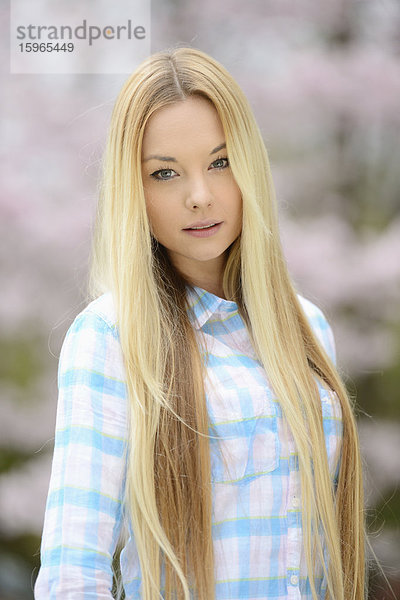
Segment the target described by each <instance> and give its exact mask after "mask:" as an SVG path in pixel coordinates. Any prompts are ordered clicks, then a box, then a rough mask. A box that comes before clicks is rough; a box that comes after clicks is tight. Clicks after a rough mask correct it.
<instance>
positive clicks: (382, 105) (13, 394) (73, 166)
mask: <svg viewBox="0 0 400 600" xmlns="http://www.w3.org/2000/svg"><path fill="white" fill-rule="evenodd" d="M99 7H101V3H100V4H99ZM99 9H100V8H99ZM0 11H1V12H0V17H1V22H2V30H3V31H4V32H6V31H7V27H8V18H9V15H8V12H7V9H6V7H5V6H4V4H2V5H1V8H0ZM399 32H400V5H399V3H398V2H397V1H396V0H336V1H335V2H334V1H333V0H331V1H328V2H324V3H317V2H311V1H310V0H296V2H293V1H289V0H279V2H277V1H272V0H253V1H252V2H248V3H244V2H239V0H220V2H218V3H215V2H214V1H212V0H202V2H201V4H197V3H195V2H186V1H184V0H153V2H152V51H157V50H160V49H164V48H166V47H169V46H176V45H178V44H179V45H190V46H194V47H197V48H200V49H201V50H204V51H206V52H208V53H209V54H211V55H212V56H214V57H215V58H216V59H217V60H219V61H220V62H222V63H223V64H224V65H225V66H226V67H227V68H228V70H229V71H230V72H231V73H232V75H233V76H234V77H235V78H236V79H237V81H238V82H239V84H240V85H241V87H242V88H243V90H244V91H245V93H246V95H247V97H248V98H249V100H250V103H251V105H252V107H253V109H254V112H255V114H256V117H257V120H258V123H259V125H260V128H261V131H262V134H263V136H264V140H265V143H266V146H267V149H268V152H269V156H270V160H271V168H272V174H273V177H274V182H275V186H276V191H277V197H278V201H279V206H280V217H281V230H282V239H283V243H284V248H285V253H286V258H287V261H288V265H289V269H290V271H291V273H292V276H293V278H294V281H295V283H296V285H297V288H298V290H299V292H300V293H302V294H303V295H305V296H306V297H308V298H310V299H311V300H312V301H314V302H316V303H317V304H318V305H319V306H320V307H321V308H322V310H324V312H325V314H326V315H327V317H328V319H329V321H330V322H331V324H332V327H333V330H334V333H335V338H336V344H337V351H338V358H339V368H340V371H341V373H342V375H343V377H344V378H345V380H346V383H347V385H348V387H349V389H350V391H351V394H352V396H353V397H354V400H355V403H356V413H357V417H358V424H359V431H360V437H361V443H362V452H363V456H364V461H365V470H366V496H367V517H368V524H369V530H370V533H371V535H370V540H371V544H372V547H373V549H374V552H375V553H376V555H377V557H378V559H379V561H380V563H381V565H382V568H383V571H384V573H385V576H386V580H385V578H384V577H383V576H382V574H381V573H380V572H379V570H378V569H377V568H376V566H374V562H373V557H372V556H371V560H372V564H373V566H372V569H371V573H372V577H371V586H370V588H371V589H370V598H371V599H376V600H383V599H384V598H390V597H396V595H400V566H399V565H400V535H399V519H400V492H399V483H400V468H399V456H400V393H399V390H400V365H399V357H400V215H399V206H400V198H399V190H400V175H399V171H400V169H399V166H398V165H399V164H400V110H399V106H400V33H399ZM1 43H2V44H4V47H3V51H2V53H1V61H2V63H1V79H2V82H1V83H2V85H1V89H2V95H1V101H2V121H1V133H2V135H1V147H0V152H1V164H2V177H1V184H0V185H1V188H0V193H1V200H0V202H1V204H0V211H1V219H0V233H1V240H2V243H1V245H0V264H1V276H2V285H1V294H0V351H1V361H0V375H1V383H0V385H1V388H0V391H1V406H0V411H1V412H0V600H25V599H26V600H28V599H32V597H33V593H32V587H33V582H34V580H35V578H36V575H37V569H38V566H39V545H40V533H41V528H42V524H43V513H44V505H45V500H46V493H47V485H48V480H49V475H50V466H51V455H52V445H53V436H54V424H55V411H56V402H57V360H58V355H59V351H60V347H61V343H62V340H63V337H64V335H65V332H66V330H67V328H68V327H69V325H70V324H71V322H72V320H73V318H74V317H75V315H76V314H77V313H78V312H79V311H80V310H81V309H82V308H83V307H84V306H85V304H86V302H87V295H86V276H87V267H88V258H89V251H90V238H91V234H92V226H93V218H94V211H95V206H96V200H97V189H98V188H97V186H98V181H99V174H100V159H101V154H102V150H103V146H104V141H105V136H106V129H107V125H108V121H109V118H110V113H111V109H112V106H113V102H114V100H115V98H116V96H117V94H118V91H119V89H120V87H121V85H122V83H123V82H124V81H125V79H126V77H127V76H123V75H122V76H121V75H115V76H114V75H61V74H60V75H40V74H39V75H10V74H9V65H8V51H7V46H6V44H7V36H6V35H4V36H3V39H2V41H1ZM389 583H390V584H391V586H392V589H393V592H394V594H395V596H393V595H392V596H391V595H390V594H391V592H390V590H389Z"/></svg>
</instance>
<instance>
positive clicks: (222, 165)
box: [212, 157, 229, 169]
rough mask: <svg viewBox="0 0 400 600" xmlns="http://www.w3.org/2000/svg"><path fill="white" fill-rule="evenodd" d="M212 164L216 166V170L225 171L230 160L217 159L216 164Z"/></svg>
mask: <svg viewBox="0 0 400 600" xmlns="http://www.w3.org/2000/svg"><path fill="white" fill-rule="evenodd" d="M212 164H213V165H214V167H215V168H216V169H225V168H226V167H228V166H229V160H228V159H227V158H226V157H224V158H217V159H216V160H214V162H213V163H212Z"/></svg>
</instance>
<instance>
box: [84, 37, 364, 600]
mask: <svg viewBox="0 0 400 600" xmlns="http://www.w3.org/2000/svg"><path fill="white" fill-rule="evenodd" d="M195 94H197V95H201V96H203V97H205V98H208V99H209V100H210V101H211V102H212V103H213V105H214V106H215V108H216V110H217V112H218V115H219V117H220V119H221V122H222V125H223V128H224V132H225V136H226V147H227V154H228V157H229V161H230V166H231V169H232V173H233V176H234V178H235V180H236V182H237V184H238V186H239V188H240V190H241V193H242V198H243V227H242V233H241V235H240V236H239V238H238V239H237V240H236V241H235V242H234V243H233V244H232V246H231V248H230V253H229V256H228V260H227V264H226V268H225V272H224V278H223V289H224V294H225V297H226V298H228V299H231V300H234V301H236V302H237V303H238V306H239V310H240V313H241V314H242V316H243V318H244V320H245V322H246V324H247V327H248V330H249V334H250V335H251V337H252V341H253V344H254V348H255V350H256V352H257V355H258V357H259V359H260V361H261V362H262V364H263V365H264V367H265V369H266V372H267V373H268V378H269V381H270V383H271V385H272V388H273V390H274V392H275V394H276V397H277V398H279V402H280V404H281V407H282V411H283V414H284V416H285V418H286V420H287V423H288V425H289V427H290V430H291V432H292V435H293V437H294V440H295V444H296V448H297V453H298V457H299V469H300V477H301V491H302V493H301V495H302V519H303V532H304V548H305V555H306V561H307V568H308V574H309V579H310V585H311V590H312V594H313V598H314V599H316V598H317V592H316V587H315V578H314V567H315V564H316V560H320V561H321V563H322V565H323V569H324V571H325V576H326V578H327V584H328V592H327V597H328V598H330V599H332V600H333V599H334V600H362V599H364V596H365V593H366V584H365V559H364V544H365V534H364V531H365V526H364V511H363V486H362V466H361V461H360V452H359V443H358V435H357V430H356V423H355V418H354V415H353V409H352V404H351V401H350V399H349V397H348V395H347V393H346V390H345V387H344V385H343V382H342V381H341V378H340V376H339V375H338V373H337V371H336V369H335V367H334V365H333V364H332V362H331V360H330V359H329V358H328V356H327V354H326V353H325V351H324V350H323V348H322V347H321V345H320V344H319V343H318V341H317V339H316V337H315V335H314V333H313V331H312V329H311V327H310V325H309V323H308V320H307V318H306V317H305V314H304V313H303V310H302V308H301V305H300V303H299V301H298V298H297V295H296V293H295V291H294V289H293V286H292V284H291V281H290V278H289V275H288V272H287V267H286V264H285V261H284V258H283V254H282V249H281V244H280V238H279V232H278V218H277V208H276V200H275V192H274V187H273V182H272V176H271V172H270V167H269V161H268V156H267V152H266V149H265V146H264V143H263V140H262V137H261V134H260V131H259V129H258V126H257V124H256V122H255V119H254V116H253V114H252V111H251V108H250V106H249V104H248V102H247V100H246V98H245V96H244V95H243V92H242V91H241V89H240V88H239V86H238V85H237V83H236V82H235V81H234V80H233V79H232V77H231V76H230V74H229V73H228V72H227V71H226V70H225V69H224V68H223V67H222V66H221V65H220V64H219V63H217V62H216V61H215V60H213V59H212V58H210V57H209V56H208V55H206V54H205V53H203V52H201V51H199V50H196V49H193V48H176V49H173V50H171V51H164V52H159V53H157V54H154V55H152V56H151V57H149V58H148V59H147V60H146V61H144V62H143V63H142V64H141V65H140V66H139V68H138V69H137V70H136V71H135V72H134V73H133V74H132V75H131V76H130V77H129V78H128V80H127V81H126V82H125V84H124V86H123V88H122V90H121V92H120V94H119V96H118V98H117V101H116V103H115V106H114V110H113V114H112V118H111V124H110V130H109V135H108V142H107V147H106V151H105V154H104V164H103V178H102V183H101V190H100V201H99V206H98V214H97V222H96V229H95V235H94V244H93V254H92V266H91V273H90V291H91V295H92V297H96V296H98V295H99V294H101V293H103V292H106V291H110V290H111V291H112V294H113V298H114V302H115V306H116V312H117V320H118V330H119V335H120V342H121V347H122V352H123V357H124V363H125V369H126V383H127V390H128V397H129V415H130V417H129V428H130V438H129V442H130V443H129V456H128V467H127V485H126V498H125V501H126V506H127V510H128V513H129V517H130V519H131V522H132V526H133V532H134V536H135V543H136V546H137V550H138V555H139V559H140V567H141V574H142V597H143V598H144V599H145V600H151V599H153V598H155V597H158V595H159V594H160V593H161V588H162V586H164V589H163V593H164V594H165V596H164V597H165V598H167V599H172V598H182V599H184V600H188V599H189V598H190V594H191V593H192V592H191V590H192V589H194V590H195V593H196V597H198V598H199V599H202V600H203V599H204V600H205V599H207V600H212V598H214V593H215V592H214V585H215V584H214V564H213V543H212V530H211V473H210V450H209V440H208V437H207V436H208V431H209V421H208V415H207V410H206V403H205V393H204V379H203V378H204V372H203V369H204V367H203V364H202V360H201V356H200V352H199V348H198V345H197V343H196V339H195V336H194V331H193V328H192V327H191V324H190V321H189V319H188V315H187V308H188V305H187V299H186V282H185V281H184V280H183V278H182V277H181V276H180V275H179V273H177V272H176V270H175V269H174V268H173V266H172V265H171V263H170V261H169V259H168V255H167V253H166V252H165V250H164V249H163V248H162V246H160V245H159V244H157V243H156V242H155V240H154V239H153V238H152V236H151V233H150V229H149V222H148V218H147V214H146V205H145V197H144V192H143V184H142V177H141V150H142V139H143V133H144V130H145V127H146V123H147V121H148V119H149V118H150V116H151V115H152V114H153V113H154V112H155V111H156V110H158V109H159V108H161V107H164V106H166V105H168V104H171V103H175V102H179V101H182V100H185V99H186V98H188V97H190V96H192V95H195ZM187 373H190V374H191V376H190V377H187ZM316 377H317V378H319V380H320V381H321V382H322V383H323V385H324V386H326V387H327V388H329V389H330V390H331V391H332V392H333V393H334V394H336V396H337V398H338V399H339V401H340V405H341V409H342V416H343V442H342V454H341V463H340V473H339V479H338V483H337V489H336V490H335V489H334V484H333V482H332V478H331V476H330V473H329V468H328V460H327V454H326V448H325V439H324V432H323V426H322V414H321V401H320V396H319V392H318V389H317V385H316ZM317 533H318V534H317ZM320 534H322V535H323V537H324V539H325V543H326V551H327V553H328V556H329V561H328V565H327V564H326V562H327V561H326V560H324V550H323V544H322V542H321V535H320ZM162 572H164V574H165V578H164V582H163V583H162V579H163V577H164V576H162Z"/></svg>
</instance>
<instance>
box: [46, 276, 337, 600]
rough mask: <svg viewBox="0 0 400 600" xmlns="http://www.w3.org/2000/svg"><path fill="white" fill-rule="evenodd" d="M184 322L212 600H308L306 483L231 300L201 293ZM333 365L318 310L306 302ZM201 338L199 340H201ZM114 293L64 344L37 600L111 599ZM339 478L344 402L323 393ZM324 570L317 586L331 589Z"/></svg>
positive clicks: (131, 549)
mask: <svg viewBox="0 0 400 600" xmlns="http://www.w3.org/2000/svg"><path fill="white" fill-rule="evenodd" d="M189 298H190V305H191V309H190V311H189V317H190V319H191V322H192V325H193V327H194V328H195V330H196V335H197V336H199V343H200V344H201V343H202V342H201V340H202V339H203V340H205V342H206V345H207V352H206V351H204V352H203V357H204V360H205V361H206V366H207V377H206V381H205V389H206V398H207V406H208V411H209V415H210V420H211V423H212V425H213V428H210V434H211V435H213V436H215V434H216V435H217V436H218V438H219V439H218V440H217V439H215V438H211V440H210V445H211V460H212V484H213V486H212V487H213V540H214V551H215V578H216V585H215V591H216V599H217V600H223V599H229V600H237V599H246V600H250V599H272V598H273V599H274V600H278V599H279V600H283V599H291V600H295V599H296V600H298V599H300V598H302V599H306V600H311V590H310V586H309V582H308V579H307V569H306V565H305V558H304V555H303V544H302V527H301V511H300V507H301V503H300V477H299V470H298V460H297V455H296V448H295V446H294V442H293V438H292V436H291V433H290V431H289V429H288V427H287V425H286V422H285V419H284V418H283V416H282V411H281V407H280V405H279V402H278V400H277V399H276V398H275V397H274V395H273V393H272V392H271V389H270V386H269V385H268V380H267V377H266V374H265V371H264V370H263V368H262V367H261V366H260V364H259V362H258V361H257V359H256V357H255V354H254V350H253V348H252V345H251V343H250V340H249V337H248V334H247V330H246V327H245V325H244V323H243V321H242V319H241V317H240V316H239V313H238V307H237V305H236V304H235V303H234V302H231V301H228V300H224V299H222V298H219V297H218V296H215V295H214V294H211V293H210V292H207V291H205V290H203V289H200V288H195V289H194V292H190V293H189ZM300 301H301V303H302V306H303V308H304V310H305V312H306V314H307V316H308V318H309V320H310V323H311V325H312V327H313V329H314V331H315V333H316V335H317V337H318V338H319V340H320V341H321V343H322V345H323V346H324V348H325V350H326V351H327V353H328V355H330V357H331V358H332V359H333V360H335V349H334V342H333V336H332V332H331V329H330V327H329V325H328V323H327V321H326V319H325V317H324V316H323V314H322V312H321V311H320V310H319V309H318V308H317V307H316V306H315V305H314V304H312V303H311V302H309V301H308V300H305V299H304V298H302V297H300ZM200 330H201V331H202V333H203V334H204V337H202V336H201V335H200ZM125 381H126V380H125V373H124V367H123V361H122V355H121V348H120V343H119V338H118V330H117V327H116V319H115V312H114V308H113V303H112V297H111V294H110V293H107V294H104V295H102V296H100V297H99V298H97V299H96V300H94V301H93V302H91V303H90V304H89V305H88V306H87V307H86V308H85V309H84V310H83V311H82V312H81V313H80V314H79V315H78V316H77V317H76V319H75V321H74V322H73V323H72V325H71V327H70V328H69V330H68V332H67V335H66V337H65V340H64V343H63V346H62V350H61V355H60V360H59V372H58V385H59V398H58V409H57V423H56V435H55V448H54V456H53V465H52V472H51V480H50V487H49V493H48V499H47V506H46V514H45V521H44V529H43V536H42V547H41V568H40V571H39V575H38V578H37V581H36V585H35V598H36V600H52V599H57V600H94V599H96V600H97V599H104V600H105V599H107V600H110V599H111V598H112V594H111V588H112V571H111V564H112V557H113V553H114V550H115V548H116V544H117V541H118V538H119V535H120V532H121V527H122V518H121V512H122V511H121V495H122V490H123V486H124V481H125V468H126V464H125V459H124V448H125V444H126V441H127V393H126V384H125ZM319 389H320V395H321V403H322V414H323V425H324V432H325V436H326V448H327V453H328V461H329V465H330V470H331V475H332V479H334V478H335V476H336V474H337V467H338V464H339V462H338V461H339V460H340V448H341V438H342V422H341V410H340V405H339V402H338V400H337V398H336V396H334V395H333V394H331V393H328V391H326V390H325V389H324V388H323V387H322V386H321V385H319ZM318 571H319V569H318V568H317V573H316V576H317V588H318V590H319V595H320V597H321V598H323V596H324V590H325V582H324V579H323V577H322V572H321V573H320V572H318ZM121 573H122V577H123V582H124V587H125V593H126V598H127V600H134V599H137V598H140V597H141V594H140V568H139V563H138V558H137V552H136V549H135V542H134V538H133V536H132V535H131V537H130V539H129V540H128V542H127V543H126V545H125V547H124V549H123V551H122V553H121Z"/></svg>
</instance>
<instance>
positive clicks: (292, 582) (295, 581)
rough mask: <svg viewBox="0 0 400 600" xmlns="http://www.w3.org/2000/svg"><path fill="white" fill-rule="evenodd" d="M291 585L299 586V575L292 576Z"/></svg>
mask: <svg viewBox="0 0 400 600" xmlns="http://www.w3.org/2000/svg"><path fill="white" fill-rule="evenodd" d="M290 583H291V584H292V585H297V584H298V583H299V578H298V577H297V575H292V576H291V578H290Z"/></svg>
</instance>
